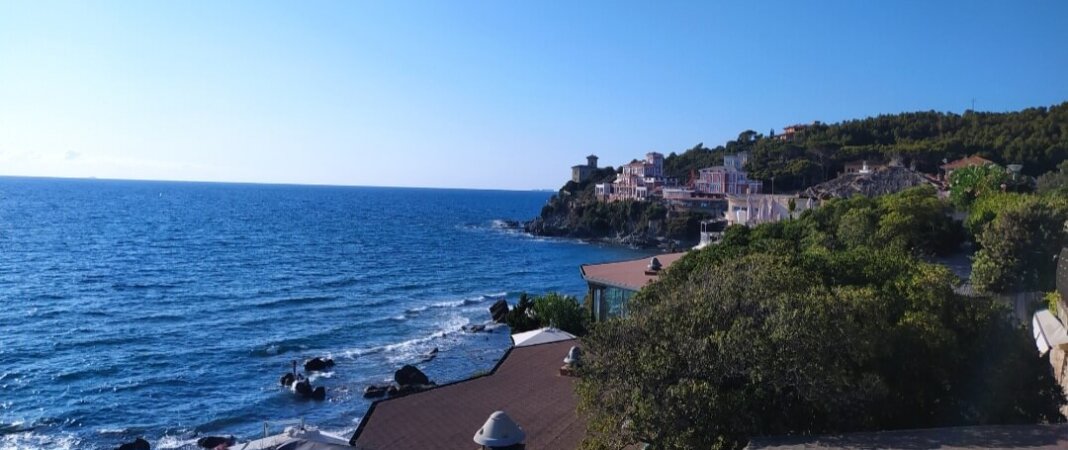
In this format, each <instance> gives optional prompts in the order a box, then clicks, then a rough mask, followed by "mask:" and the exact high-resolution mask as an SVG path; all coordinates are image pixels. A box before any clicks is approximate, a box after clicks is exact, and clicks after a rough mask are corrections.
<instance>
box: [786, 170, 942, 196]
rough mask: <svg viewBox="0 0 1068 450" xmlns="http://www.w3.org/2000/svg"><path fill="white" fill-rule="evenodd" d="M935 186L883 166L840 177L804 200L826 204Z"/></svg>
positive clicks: (817, 187) (809, 191)
mask: <svg viewBox="0 0 1068 450" xmlns="http://www.w3.org/2000/svg"><path fill="white" fill-rule="evenodd" d="M924 185H927V186H935V187H937V186H938V180H935V179H933V177H928V176H926V175H924V174H922V173H919V172H916V171H914V170H912V169H909V168H907V167H902V166H886V167H881V168H878V169H874V170H872V169H870V168H869V170H868V171H863V170H861V171H857V172H853V173H844V174H842V175H839V176H838V178H835V179H833V180H828V181H824V182H823V183H820V184H817V185H815V186H812V187H810V188H808V189H806V190H805V193H804V195H805V196H806V197H811V198H816V199H820V200H826V199H830V198H849V197H852V196H854V195H857V194H860V195H863V196H865V197H877V196H880V195H886V194H893V193H895V192H901V191H903V190H905V189H908V188H911V187H915V186H924Z"/></svg>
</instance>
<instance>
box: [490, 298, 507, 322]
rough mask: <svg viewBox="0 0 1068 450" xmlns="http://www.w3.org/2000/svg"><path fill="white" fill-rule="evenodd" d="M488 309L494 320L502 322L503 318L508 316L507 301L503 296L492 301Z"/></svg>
mask: <svg viewBox="0 0 1068 450" xmlns="http://www.w3.org/2000/svg"><path fill="white" fill-rule="evenodd" d="M489 310H490V316H492V317H493V321H494V322H497V323H504V319H505V318H506V317H508V302H507V301H506V300H505V299H503V298H502V299H500V300H497V301H495V302H493V306H490V309H489Z"/></svg>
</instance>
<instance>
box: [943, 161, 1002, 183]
mask: <svg viewBox="0 0 1068 450" xmlns="http://www.w3.org/2000/svg"><path fill="white" fill-rule="evenodd" d="M943 161H945V160H943ZM990 164H994V162H993V161H991V160H989V159H986V158H983V157H982V156H979V155H971V156H969V157H967V158H961V159H958V160H956V161H950V162H948V163H945V164H942V166H941V167H942V172H943V173H944V176H945V179H946V180H948V179H949V175H950V174H951V173H953V171H954V170H957V169H963V168H965V167H975V166H986V165H990Z"/></svg>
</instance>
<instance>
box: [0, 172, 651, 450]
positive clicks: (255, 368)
mask: <svg viewBox="0 0 1068 450" xmlns="http://www.w3.org/2000/svg"><path fill="white" fill-rule="evenodd" d="M549 195H550V194H549V193H546V192H509V191H480V190H443V189H402V188H370V187H322V186H292V185H255V184H219V183H177V182H144V181H107V180H61V179H36V178H0V305H2V308H0V449H2V450H7V449H66V448H78V449H82V448H84V449H111V448H114V447H115V446H117V445H118V444H119V443H120V442H124V441H130V440H132V439H133V438H135V437H137V436H144V437H145V438H146V439H148V440H149V441H150V442H151V443H152V448H154V449H174V448H193V447H194V446H195V440H196V438H197V437H198V436H203V435H208V434H223V435H235V436H237V437H238V438H241V439H249V438H256V437H258V436H261V435H262V434H263V429H264V424H265V423H267V426H268V427H269V429H270V430H271V431H273V432H279V431H281V430H282V428H283V427H284V426H285V425H286V423H291V422H292V421H294V420H300V419H301V418H303V419H305V420H306V421H307V422H309V423H313V424H317V425H319V426H320V427H321V428H323V429H326V430H328V431H333V432H338V433H342V434H345V435H346V436H347V435H349V434H351V433H352V431H353V430H354V429H355V427H356V425H357V424H358V423H359V420H360V418H361V417H362V416H363V415H364V414H365V413H366V411H367V409H368V407H369V406H370V401H368V400H365V399H364V398H363V396H362V392H363V389H364V387H365V386H367V385H368V384H372V383H383V382H386V381H388V380H391V379H392V375H393V371H394V370H396V369H398V368H399V367H401V366H402V365H404V364H409V363H412V364H416V365H417V367H420V368H421V369H422V370H423V371H425V372H426V373H427V375H429V376H430V378H431V379H432V380H434V381H436V382H438V383H444V382H449V381H455V380H459V379H463V378H467V377H469V376H472V375H474V374H477V373H480V372H484V371H488V370H489V369H491V368H492V367H493V365H494V363H495V362H496V361H497V360H498V359H499V358H500V357H501V356H502V355H503V354H504V352H505V350H506V349H507V347H508V346H509V345H510V340H509V337H508V329H507V328H506V327H499V328H492V327H491V332H489V333H474V334H471V333H465V332H464V331H463V330H462V329H461V328H462V327H463V326H465V325H469V324H483V323H487V322H488V321H489V320H490V317H489V312H488V307H489V306H490V304H492V302H493V301H495V300H496V299H497V298H502V297H504V298H507V299H509V301H510V302H511V303H514V302H515V300H516V298H517V297H518V295H519V294H520V293H521V292H530V293H545V292H549V291H559V292H564V293H569V294H574V295H577V296H581V295H582V294H583V293H584V291H585V287H584V283H583V282H582V279H581V277H580V276H579V271H578V266H579V264H582V263H589V262H601V261H609V260H616V259H624V258H632V257H639V256H642V255H643V253H639V252H637V251H634V250H630V249H626V248H618V247H610V246H600V245H594V244H586V243H582V242H577V241H571V240H556V239H544V238H537V237H533V236H529V235H526V234H523V233H521V232H518V231H515V230H511V229H508V228H507V227H504V226H502V223H503V222H502V221H503V220H526V219H529V218H532V217H534V216H535V215H537V213H538V211H539V210H540V208H541V207H542V205H543V204H544V203H545V201H546V200H547V199H548V197H549ZM432 348H438V349H439V351H440V352H439V355H438V357H437V358H436V359H434V360H432V361H430V362H426V363H419V360H420V358H421V355H422V354H423V353H425V352H427V351H429V350H431V349H432ZM313 356H329V357H332V358H334V359H335V360H336V361H337V366H336V367H335V368H334V369H333V370H332V371H331V372H328V373H326V374H322V375H319V376H315V377H313V384H315V385H322V386H325V387H326V388H327V399H326V400H325V401H323V402H316V401H308V400H302V399H299V398H297V397H295V396H294V394H292V393H291V392H289V391H287V390H283V389H282V388H281V387H280V386H279V384H278V379H279V377H280V376H281V375H282V374H283V373H285V372H286V371H287V370H289V367H290V362H291V361H293V360H295V359H298V360H303V359H305V358H309V357H313ZM472 432H474V430H472Z"/></svg>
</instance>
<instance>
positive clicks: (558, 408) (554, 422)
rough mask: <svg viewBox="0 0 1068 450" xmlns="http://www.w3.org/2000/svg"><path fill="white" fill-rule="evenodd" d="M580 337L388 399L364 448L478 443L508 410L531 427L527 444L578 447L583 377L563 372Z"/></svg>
mask: <svg viewBox="0 0 1068 450" xmlns="http://www.w3.org/2000/svg"><path fill="white" fill-rule="evenodd" d="M577 344H578V342H577V341H576V340H573V339H572V340H567V341H559V342H552V343H549V344H541V345H533V346H530V347H518V348H512V349H511V350H509V351H508V354H507V355H505V356H504V358H503V359H502V361H501V362H500V363H499V364H498V366H497V368H496V369H495V370H494V372H493V373H491V374H489V375H486V376H482V377H478V378H473V379H470V380H466V381H461V382H458V383H453V384H449V385H445V386H441V387H437V388H434V389H431V390H428V391H423V392H420V393H417V394H410V395H407V396H404V397H397V398H392V399H386V400H381V401H378V402H375V404H374V405H372V406H371V410H370V411H368V412H367V416H366V417H364V418H363V421H362V422H361V424H360V428H358V429H357V430H356V437H355V444H356V448H358V449H361V450H385V449H432V448H442V449H474V448H477V447H478V444H475V442H474V441H473V440H472V438H473V437H474V435H475V432H476V431H478V429H479V428H480V427H482V424H484V423H485V422H486V419H488V418H489V416H490V414H492V413H493V412H494V411H497V410H501V411H504V412H506V413H508V415H509V416H510V417H511V418H512V419H513V420H515V422H516V423H518V424H519V426H520V427H521V428H522V429H523V431H525V432H526V435H527V439H526V448H527V449H528V450H535V449H573V448H577V447H578V445H579V442H580V441H581V440H582V437H583V435H584V434H585V433H586V421H585V420H584V419H582V418H581V417H579V416H578V414H577V413H576V412H575V407H576V405H577V397H576V396H575V392H574V384H575V379H574V378H571V377H566V376H562V375H560V372H559V370H560V366H562V365H563V364H564V363H563V360H564V356H567V351H568V350H569V349H570V348H571V346H573V345H577Z"/></svg>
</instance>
